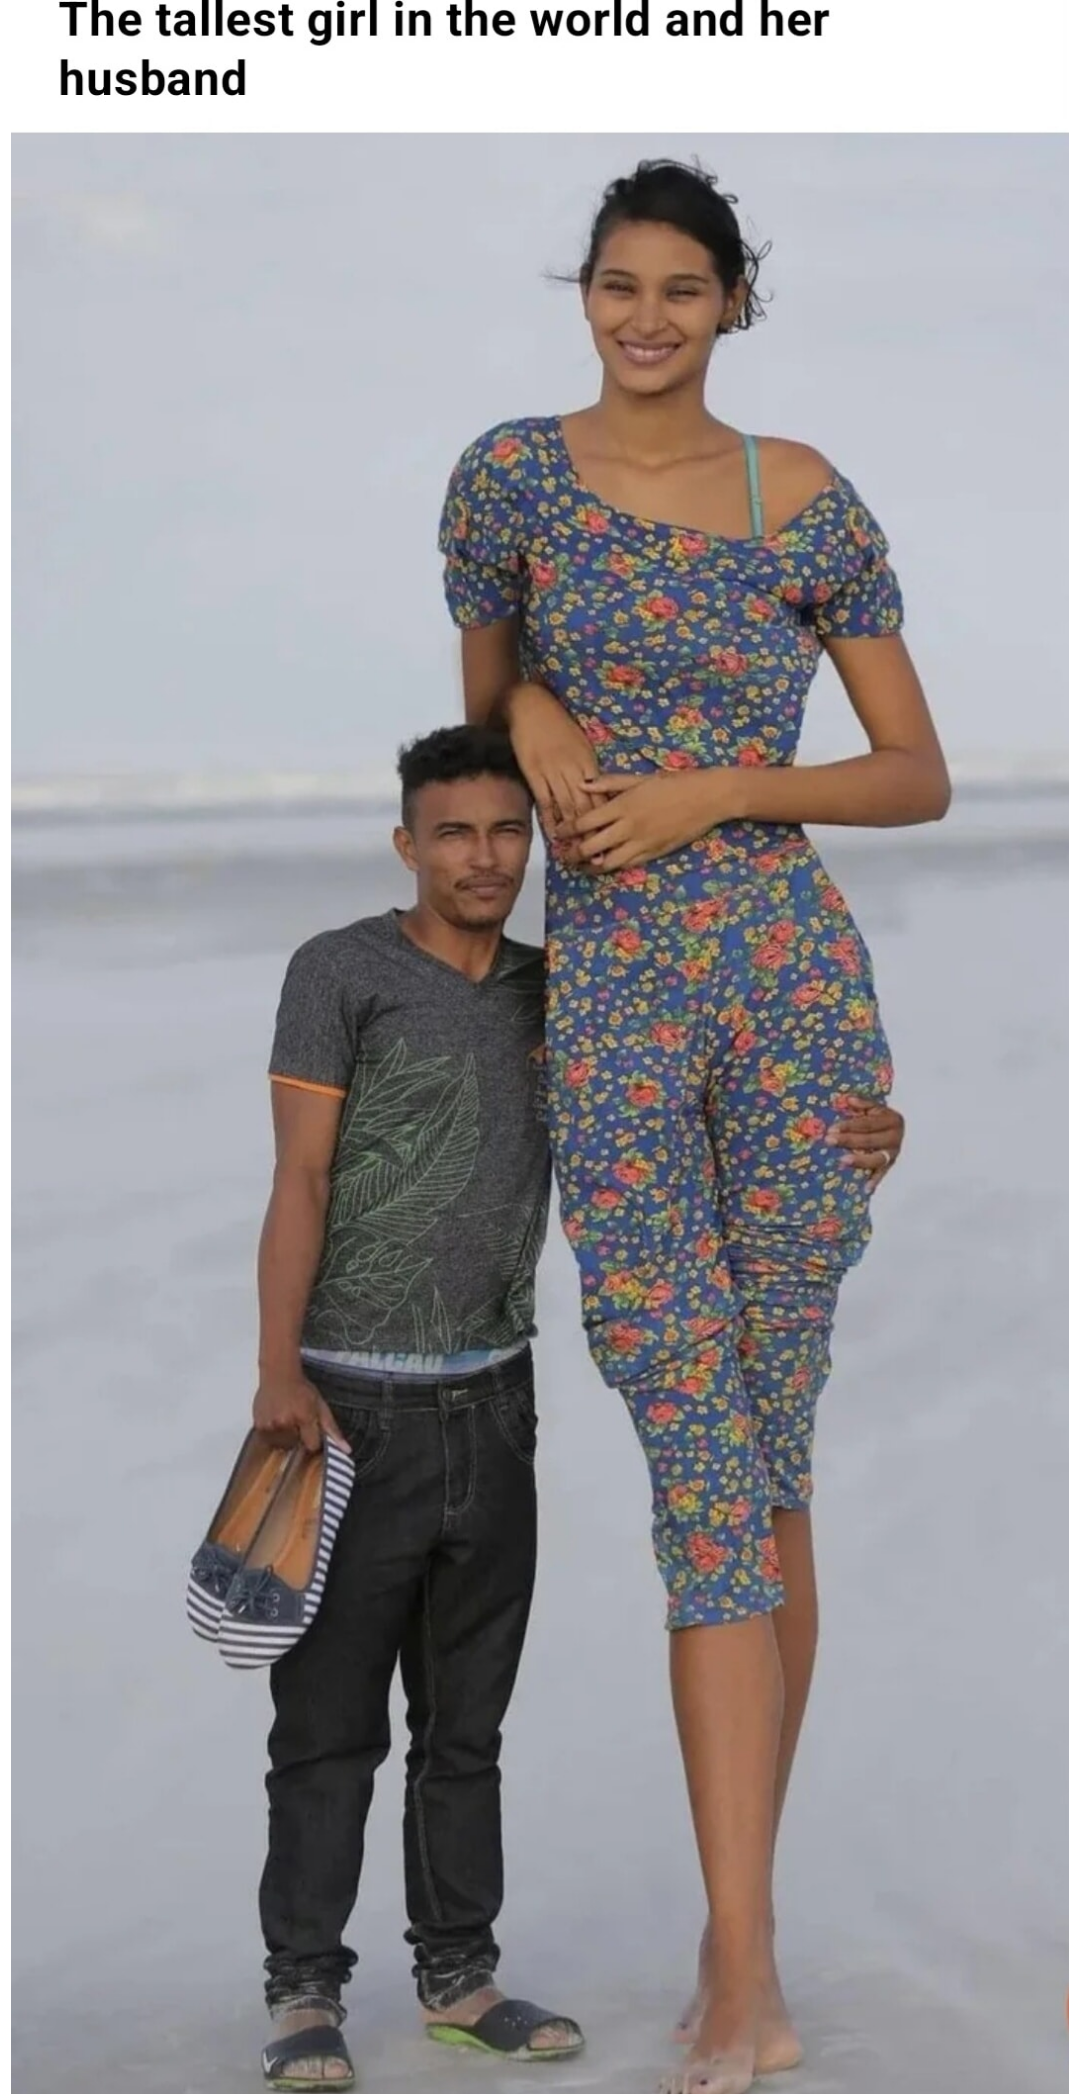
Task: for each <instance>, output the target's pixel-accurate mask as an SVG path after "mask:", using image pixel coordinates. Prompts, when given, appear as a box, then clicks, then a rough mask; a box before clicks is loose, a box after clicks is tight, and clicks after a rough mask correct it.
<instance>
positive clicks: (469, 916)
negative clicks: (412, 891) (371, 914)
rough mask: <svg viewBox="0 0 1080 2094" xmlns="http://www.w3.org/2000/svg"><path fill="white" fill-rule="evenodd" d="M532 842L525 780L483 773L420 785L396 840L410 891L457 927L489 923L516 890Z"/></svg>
mask: <svg viewBox="0 0 1080 2094" xmlns="http://www.w3.org/2000/svg"><path fill="white" fill-rule="evenodd" d="M531 842H532V805H531V802H530V800H529V795H528V793H527V792H526V790H525V788H524V786H522V785H517V784H515V783H514V781H513V779H510V778H496V777H492V776H490V775H486V776H483V777H480V778H457V779H455V780H454V782H453V783H452V784H449V785H424V786H421V788H420V791H419V792H418V793H417V794H416V795H415V797H414V799H413V803H412V810H411V815H410V826H409V828H407V829H405V828H398V829H395V831H394V845H395V848H396V850H397V852H398V855H399V856H400V857H401V858H402V859H403V860H404V862H405V864H406V865H407V866H408V867H409V870H410V871H411V872H413V873H415V874H416V898H417V901H418V902H420V903H421V904H422V905H423V906H425V907H426V908H429V909H431V910H433V911H434V913H435V915H436V916H440V917H441V918H442V920H443V922H444V923H448V924H452V925H453V926H454V928H455V929H457V930H469V931H487V930H494V929H495V928H496V926H498V925H499V924H503V923H505V921H506V919H507V917H508V916H509V914H510V911H511V909H512V908H513V906H514V903H515V902H516V900H517V898H518V895H519V894H520V892H521V883H522V881H523V879H524V878H525V867H526V864H527V863H528V857H529V845H530V844H531Z"/></svg>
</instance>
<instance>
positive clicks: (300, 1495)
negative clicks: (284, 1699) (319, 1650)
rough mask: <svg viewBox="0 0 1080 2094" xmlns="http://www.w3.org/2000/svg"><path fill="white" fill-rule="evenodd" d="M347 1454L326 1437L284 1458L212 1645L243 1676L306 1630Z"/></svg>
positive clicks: (347, 1470)
mask: <svg viewBox="0 0 1080 2094" xmlns="http://www.w3.org/2000/svg"><path fill="white" fill-rule="evenodd" d="M354 1473H355V1471H354V1467H353V1461H352V1456H351V1455H350V1454H349V1453H348V1452H347V1451H346V1449H345V1448H344V1447H341V1446H339V1445H338V1443H337V1442H336V1441H335V1440H331V1439H325V1440H324V1441H323V1444H322V1446H321V1448H320V1449H319V1452H318V1453H317V1454H308V1453H306V1452H305V1451H304V1450H303V1449H300V1450H298V1451H297V1452H296V1453H294V1454H293V1455H291V1456H290V1457H289V1465H288V1469H287V1472H286V1475H285V1478H284V1480H283V1482H282V1485H281V1488H280V1490H279V1491H278V1492H277V1494H276V1496H275V1497H274V1499H273V1500H272V1502H271V1504H270V1507H269V1509H268V1511H267V1513H266V1516H265V1518H264V1520H263V1523H262V1525H261V1527H260V1528H259V1531H258V1533H257V1534H256V1536H255V1539H254V1541H253V1542H252V1544H251V1547H250V1549H249V1550H248V1553H247V1555H246V1557H245V1558H244V1561H243V1563H242V1565H241V1567H240V1569H239V1570H238V1571H237V1573H236V1576H235V1577H234V1578H233V1581H232V1584H231V1585H230V1586H229V1590H228V1593H227V1594H226V1598H225V1609H224V1612H223V1614H222V1616H221V1624H220V1627H219V1629H218V1638H217V1646H218V1650H219V1651H220V1652H221V1655H222V1657H223V1658H224V1660H225V1663H226V1665H231V1666H233V1667H234V1668H235V1669H236V1670H238V1671H241V1672H246V1671H250V1670H252V1669H254V1667H256V1666H258V1665H273V1664H274V1663H275V1661H276V1660H277V1659H278V1658H283V1657H284V1656H285V1653H286V1651H287V1650H291V1649H292V1646H293V1644H294V1643H296V1642H298V1641H299V1639H300V1637H301V1636H302V1635H303V1633H304V1630H305V1629H307V1628H310V1626H311V1623H312V1622H313V1621H314V1619H315V1616H316V1614H317V1613H318V1611H319V1603H320V1601H321V1599H322V1596H323V1588H324V1586H325V1584H326V1573H327V1571H328V1570H329V1567H330V1556H331V1553H332V1551H333V1547H334V1542H335V1540H336V1539H337V1531H338V1528H339V1527H340V1525H341V1522H342V1520H343V1518H344V1516H345V1508H346V1506H347V1505H348V1502H349V1496H350V1493H351V1491H352V1486H353V1475H354Z"/></svg>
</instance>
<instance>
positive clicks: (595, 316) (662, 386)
mask: <svg viewBox="0 0 1080 2094" xmlns="http://www.w3.org/2000/svg"><path fill="white" fill-rule="evenodd" d="M745 296H746V287H745V285H743V284H740V285H739V286H738V287H737V288H736V289H735V290H734V291H725V289H724V286H723V284H722V283H721V281H720V278H719V277H718V276H717V273H716V265H715V263H714V261H713V258H712V256H711V254H710V253H709V251H708V249H707V248H704V247H699V245H698V243H697V241H696V240H692V239H691V238H690V236H689V234H688V233H680V232H678V231H676V229H675V227H674V226H670V225H618V226H615V227H614V228H613V229H612V231H611V232H610V233H609V234H608V236H607V239H606V240H605V241H604V244H603V246H602V248H601V249H600V253H599V254H598V256H597V258H596V267H595V269H594V271H593V275H592V280H591V282H590V284H589V287H588V290H587V291H586V292H585V317H586V319H587V321H588V323H589V326H590V327H591V329H592V337H593V341H594V342H595V343H596V350H597V354H598V356H599V358H600V361H601V363H602V364H603V366H604V371H605V374H606V375H607V376H608V377H609V378H611V379H613V380H614V382H615V384H616V385H618V386H620V387H621V388H622V389H623V390H624V391H625V392H630V393H638V394H646V395H648V396H649V397H655V396H656V395H657V394H661V393H669V392H673V391H675V390H676V389H677V388H680V387H682V386H684V385H687V384H692V383H695V382H697V383H699V384H702V383H704V378H705V373H706V371H707V369H708V365H709V358H710V356H711V355H712V352H713V349H714V348H715V346H716V338H717V335H718V334H719V333H720V331H721V330H722V329H723V328H726V327H730V326H731V324H732V322H733V320H735V319H737V317H738V314H739V312H740V310H741V307H742V304H743V300H744V298H745Z"/></svg>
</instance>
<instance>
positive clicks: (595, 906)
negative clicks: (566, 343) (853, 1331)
mask: <svg viewBox="0 0 1080 2094" xmlns="http://www.w3.org/2000/svg"><path fill="white" fill-rule="evenodd" d="M746 449H747V467H748V474H749V484H750V494H751V518H752V523H753V526H754V531H755V535H753V536H751V537H750V538H747V539H728V538H720V537H717V536H714V535H709V534H705V533H703V532H695V531H686V530H681V529H678V528H676V527H674V526H672V525H668V524H660V523H653V522H648V521H646V520H645V519H643V518H640V517H635V516H632V515H630V514H627V513H626V512H624V511H622V510H617V509H613V508H611V507H609V506H608V505H607V504H606V503H604V502H601V501H599V500H597V499H596V498H595V497H594V496H593V495H591V494H589V493H588V492H587V491H586V489H585V488H584V487H583V486H582V484H581V482H580V480H579V479H578V477H577V475H576V474H575V472H574V469H573V466H572V464H571V461H570V457H569V454H568V452H567V448H566V444H565V440H564V438H563V434H562V425H561V422H559V421H558V420H557V419H555V418H554V417H544V418H536V419H530V420H527V421H518V422H513V423H509V424H506V425H504V426H503V427H501V428H499V429H496V430H494V431H492V432H491V433H489V434H488V435H486V436H483V437H481V438H480V439H479V440H478V441H477V442H476V443H475V444H473V445H472V446H471V447H470V448H469V450H468V451H467V452H466V453H465V455H464V456H463V458H462V459H461V460H460V462H459V464H458V466H457V467H456V469H455V471H454V474H453V477H452V480H451V483H450V488H449V491H448V494H447V499H446V506H445V509H444V513H443V520H442V530H441V536H440V544H441V547H442V552H443V556H444V560H445V575H446V591H447V598H448V602H449V604H450V608H451V612H452V615H453V616H454V618H455V620H456V622H457V623H458V624H459V625H461V626H463V627H468V626H482V625H488V624H492V623H494V622H496V621H498V620H500V619H503V618H506V617H508V616H511V615H512V614H515V613H516V614H518V615H519V617H520V622H521V636H522V666H523V672H524V673H525V674H526V675H527V676H529V677H530V678H534V679H535V680H537V681H538V682H541V683H543V684H545V685H546V686H547V687H548V689H549V690H551V691H553V692H554V693H555V694H556V696H557V697H558V698H559V699H560V700H561V701H562V703H563V704H564V705H565V707H566V709H567V711H568V712H569V713H570V714H571V716H572V717H573V718H574V719H575V720H576V721H577V722H578V723H579V725H580V726H581V727H582V728H583V729H584V731H585V733H586V734H587V735H588V737H589V739H590V741H591V742H592V744H593V746H594V748H595V749H596V752H597V758H598V761H599V764H600V766H601V769H602V770H612V771H636V772H643V771H650V770H653V769H655V768H657V767H659V768H661V769H664V770H679V769H688V768H690V767H693V766H704V765H716V766H721V765H725V766H726V765H734V764H764V763H783V764H786V763H791V762H792V760H793V758H794V756H795V751H796V746H797V743H798V737H799V731H800V727H801V722H802V716H803V710H804V707H805V702H806V698H807V693H808V691H809V687H810V684H811V681H812V679H813V676H814V672H815V669H816V667H817V663H818V659H819V656H820V652H821V643H822V640H823V639H824V638H825V637H826V636H828V635H835V636H837V637H841V638H844V637H851V638H857V637H860V636H865V635H880V634H886V633H895V632H897V631H898V630H899V628H900V624H901V618H902V609H901V600H900V592H899V589H898V586H897V583H896V580H895V577H894V575H893V573H892V570H891V568H890V567H889V564H888V560H887V546H886V543H885V540H884V538H883V536H882V533H881V531H880V529H879V527H878V525H877V524H876V523H875V522H874V520H873V518H872V517H871V516H870V515H869V514H868V512H867V510H866V509H865V508H864V507H863V505H862V503H861V502H860V500H859V498H858V496H857V494H856V493H855V491H854V489H853V488H852V487H851V486H850V485H849V483H848V482H847V481H846V480H844V479H842V478H841V477H840V476H839V475H834V476H833V477H832V478H831V479H830V481H829V483H828V485H827V486H826V487H825V488H824V489H823V491H822V492H821V493H820V494H819V495H817V496H816V497H815V498H814V500H813V501H811V502H809V503H807V505H806V507H805V508H804V509H803V510H801V511H800V513H799V514H798V516H796V517H794V518H793V519H792V521H791V522H790V523H789V524H787V525H786V526H785V527H784V528H783V529H782V530H780V531H777V532H774V533H773V534H772V535H771V536H769V537H765V536H764V535H762V532H761V528H760V526H761V511H760V497H759V493H758V485H757V459H756V446H755V445H754V444H753V442H752V440H749V439H748V440H747V446H746ZM547 999H548V1001H547V1056H548V1065H549V1085H550V1099H551V1134H552V1143H553V1151H554V1160H555V1169H556V1175H557V1181H558V1187H559V1195H560V1205H561V1212H562V1223H563V1228H564V1230H565V1233H566V1235H567V1237H568V1239H569V1241H570V1243H571V1245H572V1246H573V1249H574V1253H575V1256H576V1258H577V1263H578V1268H579V1273H580V1280H581V1296H582V1310H583V1317H584V1324H585V1330H586V1334H587V1337H588V1340H589V1345H590V1349H591V1352H592V1355H593V1358H594V1360H595V1362H596V1365H597V1367H598V1368H599V1370H600V1373H601V1375H602V1376H603V1378H604V1380H605V1381H606V1382H607V1383H608V1384H609V1385H610V1386H612V1387H614V1388H618V1389H620V1390H621V1391H622V1393H623V1395H624V1397H625V1399H626V1402H627V1404H628V1406H629V1409H630V1411H631V1414H632V1416H633V1419H634V1423H635V1426H636V1428H637V1432H638V1435H639V1437H640V1440H641V1443H642V1446H643V1448H644V1451H645V1455H646V1459H647V1461H648V1465H649V1470H650V1475H651V1481H652V1490H653V1538H654V1545H655V1549H656V1556H657V1562H658V1565H659V1568H660V1571H661V1574H662V1577H663V1579H664V1583H665V1585H666V1587H667V1594H668V1622H669V1626H670V1627H672V1628H683V1627H687V1626H690V1625H694V1624H700V1623H715V1622H729V1621H736V1620H739V1619H741V1618H744V1617H745V1616H747V1615H751V1614H756V1613H761V1612H764V1611H766V1610H768V1609H770V1608H772V1607H776V1606H778V1605H779V1604H780V1603H781V1601H782V1598H783V1593H782V1588H781V1583H780V1574H779V1566H778V1561H777V1554H776V1545H775V1541H774V1538H773V1532H772V1511H773V1508H774V1507H788V1508H799V1507H804V1506H805V1505H806V1504H807V1503H808V1500H809V1497H810V1491H811V1482H810V1454H811V1444H812V1439H813V1430H814V1415H815V1408H816V1403H817V1398H818V1396H819V1394H820V1392H821V1390H822V1388H823V1386H824V1383H825V1381H826V1378H827V1375H828V1371H829V1365H830V1360H829V1344H830V1336H831V1330H832V1322H833V1315H834V1311H835V1306H836V1298H837V1291H838V1288H839V1284H840V1281H841V1279H842V1277H843V1275H844V1273H845V1271H846V1270H847V1269H848V1268H849V1267H850V1266H852V1265H854V1264H855V1263H856V1261H857V1260H858V1259H859V1257H860V1256H861V1255H862V1252H863V1250H864V1248H865V1245H866V1243H867V1240H868V1238H869V1233H870V1231H869V1217H868V1205H869V1202H868V1194H867V1190H866V1181H865V1178H864V1176H863V1174H862V1173H860V1172H858V1171H855V1170H853V1169H852V1168H851V1167H850V1166H848V1165H845V1164H844V1162H843V1151H842V1150H840V1149H839V1148H837V1147H834V1146H832V1145H831V1144H829V1143H828V1142H827V1141H826V1138H825V1137H826V1134H827V1132H828V1129H829V1127H830V1125H831V1123H832V1122H833V1121H834V1120H835V1118H836V1116H837V1114H838V1112H839V1111H841V1110H842V1108H843V1105H844V1102H845V1099H846V1098H847V1097H848V1096H850V1095H851V1094H854V1093H857V1092H863V1093H867V1094H871V1095H873V1096H876V1097H880V1098H884V1097H885V1096H887V1094H888V1091H889V1087H890V1084H891V1081H892V1071H891V1068H890V1064H889V1050H888V1045H887V1042H886V1040H885V1036H884V1033H883V1031H882V1028H881V1022H880V1019H879V1016H878V1010H877V1004H876V1001H875V996H874V986H873V977H872V973H871V966H870V959H869V955H868V953H867V950H866V947H865V945H864V944H863V941H862V938H861V936H860V934H859V932H858V930H857V929H856V927H855V924H854V922H853V921H852V918H851V915H850V914H849V911H848V909H847V906H846V904H845V902H844V899H843V897H842V895H841V894H840V893H839V892H838V891H837V889H836V887H835V886H834V885H833V884H832V882H831V880H830V879H829V876H828V874H827V873H826V871H825V869H824V867H823V865H822V864H821V861H820V859H819V858H818V856H817V853H816V852H815V850H814V848H813V846H812V845H811V844H810V843H809V841H808V840H807V838H806V836H805V835H804V834H803V832H802V830H801V829H799V828H797V827H793V826H780V825H777V824H766V823H731V824H724V825H723V826H721V827H718V828H716V829H714V830H712V831H711V832H710V833H709V834H708V835H707V836H705V837H704V838H703V839H702V840H701V841H700V842H698V843H695V844H692V845H689V846H688V847H686V848H684V849H680V850H677V851H673V852H671V853H669V854H668V855H667V856H665V857H663V858H660V859H656V860H654V861H652V862H651V863H650V864H649V865H648V866H646V867H644V868H643V869H637V870H634V869H631V870H627V871H622V872H616V873H612V874H607V875H605V874H603V873H596V872H583V871H575V870H573V869H570V868H567V867H564V866H560V865H559V864H558V863H557V862H555V860H554V859H552V858H551V857H549V859H548V865H547Z"/></svg>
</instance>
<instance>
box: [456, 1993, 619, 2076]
mask: <svg viewBox="0 0 1080 2094" xmlns="http://www.w3.org/2000/svg"><path fill="white" fill-rule="evenodd" d="M538 2029H562V2030H565V2032H566V2034H567V2035H568V2036H569V2038H570V2040H569V2042H568V2043H565V2044H560V2045H559V2047H558V2048H557V2049H552V2048H549V2047H548V2046H547V2045H545V2046H544V2048H543V2049H538V2048H537V2046H536V2045H535V2044H534V2043H533V2042H532V2041H531V2040H530V2039H531V2038H532V2037H533V2036H535V2035H536V2033H537V2030H538ZM427 2033H428V2035H429V2036H430V2037H431V2040H432V2042H433V2043H453V2044H457V2045H458V2046H459V2047H460V2048H461V2049H463V2050H483V2051H486V2052H487V2054H488V2056H489V2057H492V2058H508V2059H510V2061H511V2062H512V2063H513V2064H515V2065H557V2064H559V2063H560V2062H561V2060H562V2059H564V2058H576V2057H577V2056H578V2054H579V2052H580V2051H583V2050H584V2048H585V2038H584V2036H583V2035H582V2032H581V2030H580V2029H579V2027H578V2025H577V2022H576V2021H571V2020H570V2018H569V2016H568V2015H566V2014H549V2013H548V2010H547V2008H546V2007H534V2006H533V2003H532V2001H531V2000H527V1999H502V2000H500V2001H499V2002H498V2005H497V2006H494V2007H489V2008H488V2010H487V2013H486V2014H481V2016H480V2019H479V2021H474V2022H473V2025H472V2027H471V2028H463V2027H462V2025H461V2023H460V2022H453V2021H429V2022H428V2024H427Z"/></svg>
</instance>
